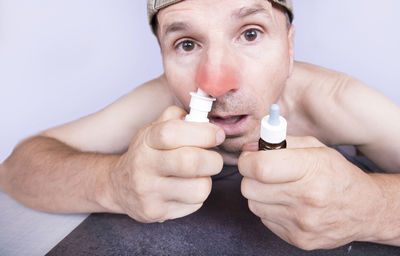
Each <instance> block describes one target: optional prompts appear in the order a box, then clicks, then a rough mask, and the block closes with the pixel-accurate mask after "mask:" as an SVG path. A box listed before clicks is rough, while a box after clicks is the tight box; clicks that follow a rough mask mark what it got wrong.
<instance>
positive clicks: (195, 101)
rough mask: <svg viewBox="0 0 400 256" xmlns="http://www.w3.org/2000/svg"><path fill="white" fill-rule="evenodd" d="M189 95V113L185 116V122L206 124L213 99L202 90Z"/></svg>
mask: <svg viewBox="0 0 400 256" xmlns="http://www.w3.org/2000/svg"><path fill="white" fill-rule="evenodd" d="M190 95H191V96H192V97H191V98H190V104H189V106H190V112H189V114H187V115H186V117H185V121H189V122H197V123H208V122H209V120H208V118H207V116H208V112H210V111H211V108H212V104H213V102H214V101H215V98H213V97H210V95H208V94H207V93H205V92H204V91H203V90H202V89H200V88H199V89H197V92H191V93H190Z"/></svg>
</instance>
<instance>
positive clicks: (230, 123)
mask: <svg viewBox="0 0 400 256" xmlns="http://www.w3.org/2000/svg"><path fill="white" fill-rule="evenodd" d="M209 119H210V122H211V123H213V124H215V125H217V126H219V127H221V128H222V129H223V130H224V131H225V134H226V136H227V137H228V136H229V137H237V136H240V135H242V134H243V133H244V132H245V130H246V124H247V122H248V121H249V119H250V118H249V115H225V116H223V115H221V116H220V115H212V116H210V117H209Z"/></svg>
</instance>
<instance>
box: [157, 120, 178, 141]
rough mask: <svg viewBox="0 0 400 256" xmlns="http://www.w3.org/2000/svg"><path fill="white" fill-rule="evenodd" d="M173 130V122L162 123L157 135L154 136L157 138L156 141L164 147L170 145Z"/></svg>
mask: <svg viewBox="0 0 400 256" xmlns="http://www.w3.org/2000/svg"><path fill="white" fill-rule="evenodd" d="M173 129H174V122H173V121H168V122H164V123H163V124H162V125H161V127H160V129H159V130H158V134H157V135H156V136H158V141H159V142H160V144H161V145H163V146H164V147H165V146H168V145H170V144H171V134H174V131H173Z"/></svg>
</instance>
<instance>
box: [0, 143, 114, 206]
mask: <svg viewBox="0 0 400 256" xmlns="http://www.w3.org/2000/svg"><path fill="white" fill-rule="evenodd" d="M118 159H119V156H117V155H101V154H94V153H82V152H79V151H77V150H75V149H73V148H70V147H68V146H67V145H65V144H63V143H61V142H59V141H57V140H55V139H51V138H47V137H40V136H39V137H34V138H31V139H28V140H26V141H24V142H23V143H21V144H20V145H19V146H17V147H16V149H15V150H14V152H13V154H12V155H11V156H10V157H9V158H8V159H7V160H6V161H5V162H4V163H3V165H2V167H1V169H0V180H1V181H0V186H1V189H2V190H3V191H4V192H6V193H7V194H9V195H10V196H12V197H13V198H15V199H16V200H18V201H20V202H21V203H23V204H25V205H27V206H29V207H31V208H34V209H37V210H41V211H47V212H59V213H77V212H104V211H107V212H110V211H117V212H118V209H111V208H112V207H104V206H103V205H107V202H109V201H111V200H110V195H109V190H108V184H107V183H108V172H109V171H110V169H112V168H115V165H116V163H117V161H118Z"/></svg>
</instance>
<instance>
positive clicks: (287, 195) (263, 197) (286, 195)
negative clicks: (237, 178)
mask: <svg viewBox="0 0 400 256" xmlns="http://www.w3.org/2000/svg"><path fill="white" fill-rule="evenodd" d="M294 190H295V189H294V188H293V187H292V186H291V185H290V184H264V183H260V182H258V181H257V180H254V179H250V178H246V177H244V178H243V179H242V183H241V192H242V195H243V196H244V197H245V198H247V199H249V200H253V201H257V202H260V203H263V204H271V205H274V204H275V205H285V206H290V205H292V200H293V199H292V198H293V195H294V193H296V191H294ZM260 217H261V216H260Z"/></svg>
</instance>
